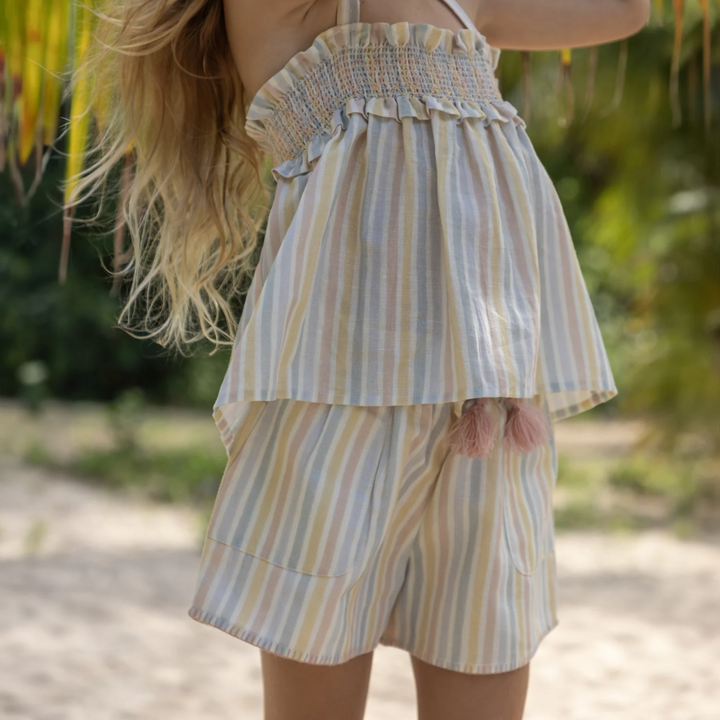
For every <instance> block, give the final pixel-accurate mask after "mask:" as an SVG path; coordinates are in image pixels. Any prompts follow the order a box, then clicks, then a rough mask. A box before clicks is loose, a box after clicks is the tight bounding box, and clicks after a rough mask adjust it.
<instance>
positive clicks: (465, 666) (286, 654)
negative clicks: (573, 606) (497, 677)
mask: <svg viewBox="0 0 720 720" xmlns="http://www.w3.org/2000/svg"><path fill="white" fill-rule="evenodd" d="M187 614H188V616H189V617H190V618H192V619H193V620H195V621H196V622H199V623H201V624H202V625H208V626H209V627H214V628H216V629H217V630H220V631H222V632H224V633H226V634H228V635H230V636H231V637H234V638H236V639H238V640H242V641H243V642H246V643H249V644H250V645H253V646H254V647H256V648H258V649H260V650H263V651H265V652H269V653H271V654H272V655H277V656H278V657H282V658H285V659H288V660H295V661H296V662H302V663H306V664H309V665H341V664H342V663H345V662H348V661H349V660H352V659H353V658H356V657H358V656H360V655H365V654H367V653H369V652H372V651H373V650H375V649H376V648H377V646H378V645H385V646H386V647H394V648H397V649H398V650H404V651H405V652H407V653H409V654H410V655H412V656H414V657H416V658H418V659H419V660H422V661H423V662H426V663H429V664H430V665H434V666H435V667H439V668H444V669H445V670H454V671H455V672H461V673H465V674H471V675H481V674H482V675H486V674H487V675H489V674H495V673H503V672H510V671H511V670H517V669H518V668H521V667H524V666H525V665H527V664H528V663H529V662H530V661H531V660H532V658H533V657H534V656H535V654H536V653H537V651H538V649H539V647H540V644H541V643H542V641H543V640H544V639H545V638H546V637H547V636H548V635H549V634H550V632H552V630H554V629H555V628H556V627H557V626H558V624H559V621H558V618H557V616H553V618H552V621H551V622H550V623H549V624H548V625H546V626H545V627H544V628H543V629H542V631H541V632H540V634H539V635H538V636H537V639H536V640H535V642H534V643H533V644H532V645H530V646H529V647H528V648H527V649H526V651H525V652H524V653H522V654H521V655H518V656H517V658H516V659H515V660H512V661H510V662H505V663H485V664H482V665H477V664H474V663H464V662H458V661H454V660H448V659H446V658H441V657H438V656H433V655H429V654H428V653H422V652H419V651H416V650H414V649H413V647H412V645H411V644H408V643H403V642H401V641H399V640H396V639H394V638H390V637H387V636H385V635H382V636H381V637H380V639H379V640H378V641H376V642H375V643H373V644H370V645H368V646H366V647H365V648H360V649H357V650H349V651H348V652H346V653H343V654H341V655H334V656H328V655H322V654H314V653H309V652H303V651H301V650H294V649H293V648H290V647H288V646H287V645H283V644H281V643H279V642H277V641H275V640H271V639H270V638H268V637H265V636H263V635H260V634H258V633H255V632H252V631H251V630H248V629H247V628H243V627H241V626H239V625H233V624H231V623H230V622H229V621H228V620H225V619H224V618H221V617H218V616H217V615H214V614H213V613H211V612H209V611H208V610H203V609H202V608H199V607H197V606H195V605H191V606H190V608H189V609H188V613H187Z"/></svg>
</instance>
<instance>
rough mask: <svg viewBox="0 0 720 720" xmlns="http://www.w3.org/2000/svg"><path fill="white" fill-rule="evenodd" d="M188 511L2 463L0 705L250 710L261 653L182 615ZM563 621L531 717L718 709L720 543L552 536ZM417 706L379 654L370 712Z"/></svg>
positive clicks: (704, 716) (109, 718)
mask: <svg viewBox="0 0 720 720" xmlns="http://www.w3.org/2000/svg"><path fill="white" fill-rule="evenodd" d="M203 530H204V528H203V527H202V524H201V521H200V520H199V518H198V516H197V515H196V514H195V513H194V512H192V511H191V510H188V509H178V508H177V507H168V506H157V505H152V504H147V503H142V502H138V501H132V500H129V499H124V498H120V497H118V496H114V495H111V494H109V493H107V492H105V491H102V490H99V489H97V488H93V487H90V486H87V485H84V484H81V483H78V482H75V481H73V480H72V479H71V478H63V477H60V476H57V475H55V476H50V475H49V474H48V473H47V472H46V471H44V470H39V469H36V468H32V467H29V466H26V465H23V464H22V462H21V461H20V460H19V459H17V458H13V457H11V456H5V457H4V458H2V459H0V563H1V566H0V717H2V718H3V719H4V720H21V719H22V720H151V719H152V720H170V719H172V720H186V719H187V720H190V719H191V718H192V720H211V719H212V720H230V719H232V720H238V719H240V720H261V717H262V713H261V703H262V690H261V676H260V667H259V655H258V651H257V650H256V649H255V648H253V647H252V646H250V645H248V644H246V643H243V642H241V641H239V640H236V639H235V638H232V637H230V636H228V635H225V634H224V633H222V632H220V631H218V630H215V629H213V628H209V627H207V626H204V625H200V624H199V623H196V622H194V621H193V620H191V619H190V618H189V617H188V616H187V614H186V613H187V606H188V603H189V601H190V597H191V592H192V589H193V585H194V582H195V576H196V572H197V566H198V560H199V548H200V541H201V538H202V533H203ZM557 551H558V569H559V576H560V589H559V597H560V609H559V617H560V625H559V626H558V627H557V628H556V629H555V630H553V631H552V632H551V633H550V635H549V636H548V637H547V638H546V639H545V641H544V642H543V644H542V645H541V647H540V650H539V651H538V653H537V655H536V656H535V659H534V660H533V663H532V665H531V685H530V692H529V696H528V703H527V712H526V718H527V719H528V720H566V719H567V720H606V719H607V720H610V719H612V720H631V719H632V720H648V719H650V718H652V719H653V720H718V718H720V662H718V661H719V660H720V622H719V621H720V539H715V540H713V539H707V540H704V541H702V542H701V541H698V540H693V541H687V540H686V541H680V540H677V539H675V538H673V537H672V536H670V535H668V534H665V533H662V532H652V533H646V534H645V533H643V534H640V535H632V536H611V535H605V534H596V533H592V534H590V533H559V534H558V537H557ZM414 717H415V703H414V686H413V681H412V674H411V670H410V664H409V661H408V657H407V655H406V654H405V653H403V652H401V651H398V650H394V649H390V648H384V647H381V648H379V649H378V650H377V651H376V653H375V659H374V666H373V675H372V681H371V691H370V698H369V702H368V708H367V714H366V718H367V720H409V719H411V718H414Z"/></svg>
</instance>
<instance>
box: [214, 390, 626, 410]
mask: <svg viewBox="0 0 720 720" xmlns="http://www.w3.org/2000/svg"><path fill="white" fill-rule="evenodd" d="M563 392H588V393H592V395H590V397H588V398H586V399H585V400H583V401H582V402H581V403H576V404H573V405H571V406H570V407H573V408H574V407H583V406H585V405H586V404H587V403H588V402H594V401H595V399H596V398H599V397H603V396H607V398H608V399H610V398H612V397H614V396H615V395H617V394H618V389H617V387H616V386H615V385H614V384H602V385H597V384H586V383H573V384H571V385H568V386H566V387H561V388H558V389H556V390H548V389H547V388H546V387H544V386H536V388H535V389H533V388H532V387H528V386H525V387H523V388H520V389H518V390H514V389H512V388H511V389H509V390H507V389H505V390H501V389H500V388H497V387H490V388H487V387H485V388H481V387H469V388H462V389H460V390H453V391H452V392H450V393H446V394H445V395H424V396H423V397H422V398H415V397H408V396H400V397H395V398H390V402H388V401H387V399H385V398H380V397H377V396H370V397H365V398H363V399H358V398H356V397H353V396H343V397H335V396H333V395H329V396H326V397H322V398H318V396H317V393H314V392H312V391H308V392H301V391H298V390H297V389H291V390H290V391H289V392H288V393H282V394H281V393H279V392H277V391H272V390H266V389H261V390H255V391H249V392H247V393H243V394H239V395H238V396H236V397H234V398H233V399H232V400H226V401H224V402H222V403H216V404H215V405H214V406H213V414H215V413H217V411H218V410H220V409H222V408H223V407H225V406H226V405H232V404H233V403H236V402H238V403H243V402H271V401H273V400H302V401H304V402H315V403H323V404H330V405H363V406H367V407H392V406H396V405H437V404H443V403H454V402H458V401H459V400H468V399H470V398H480V397H488V398H493V397H514V398H534V397H535V396H536V395H555V394H557V393H563ZM598 404H599V403H598Z"/></svg>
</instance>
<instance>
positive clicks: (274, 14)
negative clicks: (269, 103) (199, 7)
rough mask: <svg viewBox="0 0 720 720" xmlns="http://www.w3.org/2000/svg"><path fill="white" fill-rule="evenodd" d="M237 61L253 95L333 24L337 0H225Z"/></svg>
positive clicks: (231, 39) (232, 46) (231, 46)
mask: <svg viewBox="0 0 720 720" xmlns="http://www.w3.org/2000/svg"><path fill="white" fill-rule="evenodd" d="M223 7H224V10H225V25H226V29H227V35H228V40H229V43H230V48H231V50H232V54H233V58H234V60H235V64H236V65H237V68H238V72H239V73H240V78H241V80H242V83H243V85H244V86H245V88H246V90H247V91H248V93H249V94H250V95H251V96H252V95H254V94H255V92H257V90H258V89H259V88H260V87H261V86H262V85H263V83H264V82H265V81H266V80H267V78H268V77H270V76H271V75H274V74H275V73H276V72H278V71H279V70H280V69H281V68H282V67H283V66H284V65H285V63H286V62H287V61H288V60H289V59H290V58H291V57H292V56H293V55H295V53H297V52H299V51H301V50H303V49H305V48H307V47H308V46H309V45H310V44H311V43H312V41H313V39H314V38H315V37H316V36H317V35H318V34H319V33H320V32H322V30H324V29H325V28H327V27H330V26H331V25H333V23H334V18H335V12H336V8H337V0H272V1H271V2H258V0H223Z"/></svg>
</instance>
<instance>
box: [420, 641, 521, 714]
mask: <svg viewBox="0 0 720 720" xmlns="http://www.w3.org/2000/svg"><path fill="white" fill-rule="evenodd" d="M411 660H412V666H413V672H414V673H415V685H416V690H417V699H418V720H522V716H523V712H524V709H525V698H526V696H527V688H528V680H529V676H530V664H529V663H528V664H527V665H524V666H523V667H521V668H518V669H517V670H511V671H510V672H504V673H493V674H487V675H474V674H470V673H460V672H455V671H454V670H445V669H444V668H439V667H436V666H434V665H430V664H428V663H426V662H423V661H422V660H419V659H418V658H416V657H414V656H412V655H411Z"/></svg>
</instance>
